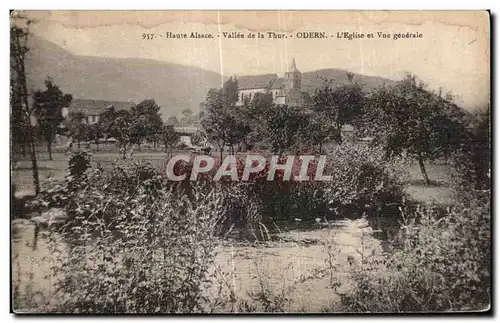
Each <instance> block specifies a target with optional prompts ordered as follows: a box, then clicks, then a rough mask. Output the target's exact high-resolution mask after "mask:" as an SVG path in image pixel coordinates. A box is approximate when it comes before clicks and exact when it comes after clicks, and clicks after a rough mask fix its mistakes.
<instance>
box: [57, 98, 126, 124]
mask: <svg viewBox="0 0 500 323" xmlns="http://www.w3.org/2000/svg"><path fill="white" fill-rule="evenodd" d="M134 105H135V103H134V102H132V101H130V102H124V101H107V100H91V99H73V101H72V102H71V105H70V106H69V107H67V108H64V109H63V111H62V114H63V116H64V117H65V118H69V117H70V116H71V115H75V114H77V113H82V115H83V116H84V118H85V119H83V120H82V121H84V122H86V123H87V124H94V123H97V122H99V115H100V114H101V113H103V112H104V111H106V109H108V108H110V107H114V108H115V110H116V111H119V110H127V111H130V109H131V108H132V106H134Z"/></svg>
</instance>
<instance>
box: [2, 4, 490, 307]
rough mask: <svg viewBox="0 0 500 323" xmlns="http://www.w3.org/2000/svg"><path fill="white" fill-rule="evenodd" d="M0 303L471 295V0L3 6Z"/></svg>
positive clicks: (480, 253) (481, 104)
mask: <svg viewBox="0 0 500 323" xmlns="http://www.w3.org/2000/svg"><path fill="white" fill-rule="evenodd" d="M10 21H11V24H10V126H11V128H10V134H11V150H10V159H11V170H10V171H11V259H10V261H11V268H12V270H11V277H10V279H11V282H12V284H11V286H12V289H11V296H12V297H11V312H13V313H16V314H24V313H65V314H67V313H71V314H172V313H177V314H179V313H180V314H191V313H207V314H210V313H234V314H236V313H240V314H241V313H243V314H244V313H271V312H272V313H276V312H278V313H410V312H411V313H415V312H418V313H439V312H475V313H478V312H481V313H485V312H488V311H490V309H491V293H492V286H491V276H492V272H491V216H490V213H491V208H490V203H491V194H490V189H491V163H490V162H491V154H490V151H491V125H490V123H491V122H490V115H491V114H490V109H491V106H490V92H491V89H490V84H491V80H490V79H491V75H490V63H491V62H490V13H489V12H488V11H306V10H302V11H301V10H291V11H286V10H279V11H269V10H267V11H266V10H255V11H224V10H206V11H183V10H178V11H57V10H53V11H23V10H12V11H10Z"/></svg>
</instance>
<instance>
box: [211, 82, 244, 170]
mask: <svg viewBox="0 0 500 323" xmlns="http://www.w3.org/2000/svg"><path fill="white" fill-rule="evenodd" d="M236 102H238V81H237V80H236V79H235V78H232V77H230V78H229V79H228V80H227V81H226V82H225V83H224V85H223V87H222V89H220V90H217V89H210V90H209V91H208V93H207V97H206V100H205V101H204V102H203V103H202V104H201V110H202V111H203V118H202V120H201V125H202V127H203V130H204V132H205V133H206V135H207V137H208V139H209V140H210V141H214V142H215V143H216V144H217V146H218V148H219V150H220V157H221V160H222V153H223V150H224V147H225V146H226V145H229V146H230V148H231V153H234V146H235V145H236V144H239V143H241V142H242V141H243V140H244V139H245V137H246V136H247V135H248V133H249V132H250V128H249V126H248V124H247V123H246V122H245V120H244V118H242V116H243V115H242V111H241V107H238V106H236Z"/></svg>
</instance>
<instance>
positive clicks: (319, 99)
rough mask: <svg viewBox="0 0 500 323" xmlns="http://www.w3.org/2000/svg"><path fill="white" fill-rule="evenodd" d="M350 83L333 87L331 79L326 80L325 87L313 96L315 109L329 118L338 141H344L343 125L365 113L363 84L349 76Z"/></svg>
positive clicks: (355, 120) (353, 121)
mask: <svg viewBox="0 0 500 323" xmlns="http://www.w3.org/2000/svg"><path fill="white" fill-rule="evenodd" d="M348 79H349V80H350V81H351V82H350V83H349V84H345V85H341V86H339V87H333V82H332V81H331V80H324V84H323V87H322V88H320V89H317V90H316V91H315V92H314V96H313V97H312V102H313V110H314V111H315V112H317V113H321V114H323V115H324V116H325V118H328V119H329V120H330V122H332V124H333V125H334V126H335V129H336V131H337V136H336V141H337V142H338V143H341V142H342V132H341V130H342V126H343V125H345V124H354V123H357V122H358V120H360V118H361V116H362V114H363V104H364V99H365V95H364V93H363V90H362V89H361V86H360V85H359V84H358V83H356V82H353V78H352V77H349V74H348Z"/></svg>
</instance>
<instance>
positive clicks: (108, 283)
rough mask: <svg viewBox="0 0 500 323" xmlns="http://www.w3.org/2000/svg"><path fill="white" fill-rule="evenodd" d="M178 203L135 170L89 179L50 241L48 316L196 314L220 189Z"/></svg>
mask: <svg viewBox="0 0 500 323" xmlns="http://www.w3.org/2000/svg"><path fill="white" fill-rule="evenodd" d="M191 193H192V194H191V195H190V196H187V195H185V196H183V197H179V195H178V194H176V193H175V192H174V191H173V190H171V189H170V188H168V187H166V186H164V185H162V184H161V182H160V181H159V180H158V178H157V173H155V172H154V168H152V167H151V166H148V165H143V164H140V163H134V162H132V163H128V164H127V162H125V164H124V165H120V166H118V165H117V166H115V167H114V168H113V169H111V170H106V171H103V172H101V171H93V172H89V173H88V179H87V181H86V182H82V183H81V185H80V186H79V189H78V190H76V191H75V192H73V194H72V195H71V198H70V200H69V202H68V204H67V207H66V212H67V215H68V219H69V220H68V223H67V225H66V226H65V228H64V230H62V231H61V232H59V233H58V234H57V236H62V237H63V239H64V241H65V242H66V243H65V244H61V243H60V239H56V235H55V234H54V235H53V241H52V243H51V248H52V253H59V254H60V255H61V256H60V257H59V259H60V261H59V262H57V263H56V264H55V265H54V266H53V268H52V277H53V278H55V279H56V280H57V282H56V284H55V285H56V290H58V292H57V295H56V298H55V302H54V303H53V304H52V307H51V308H50V309H49V310H50V311H55V312H63V313H156V312H162V313H175V312H185V313H186V312H188V313H190V312H196V311H202V310H203V306H204V305H205V301H206V300H205V298H204V296H203V290H204V289H205V286H204V285H205V284H207V283H208V280H207V278H208V277H207V272H208V269H209V268H210V266H211V265H212V264H213V260H214V257H215V243H216V235H215V233H216V229H217V225H218V223H219V221H220V219H221V217H222V215H223V213H224V206H223V199H222V195H221V192H220V190H217V189H208V190H206V189H202V188H194V189H193V190H192V192H191Z"/></svg>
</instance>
